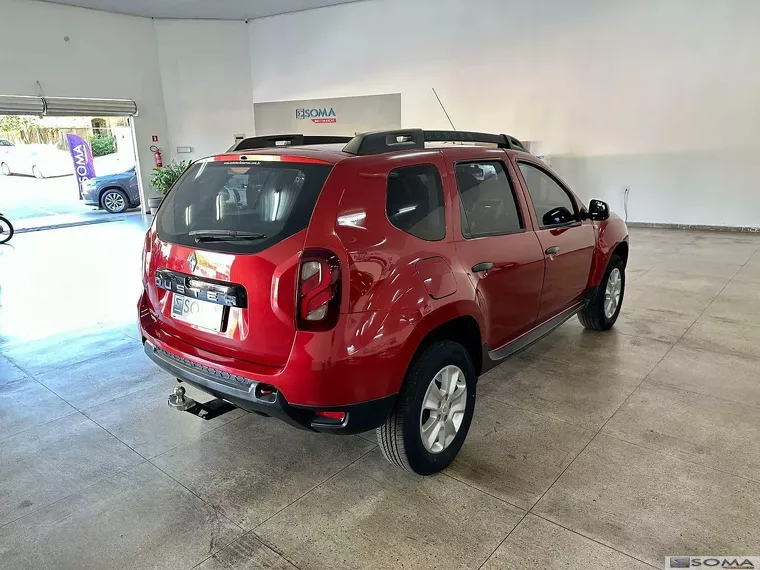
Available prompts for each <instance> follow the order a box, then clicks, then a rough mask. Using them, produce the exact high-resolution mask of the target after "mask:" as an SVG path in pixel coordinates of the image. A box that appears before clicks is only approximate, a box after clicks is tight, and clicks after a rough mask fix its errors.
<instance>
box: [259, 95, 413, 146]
mask: <svg viewBox="0 0 760 570" xmlns="http://www.w3.org/2000/svg"><path fill="white" fill-rule="evenodd" d="M253 117H254V124H255V127H256V136H263V135H279V134H285V133H301V134H305V135H346V136H351V135H354V134H356V133H361V132H365V131H379V130H384V129H398V128H400V127H401V94H400V93H389V94H387V95H365V96H360V97H335V98H332V99H306V100H300V101H272V102H268V103H254V105H253Z"/></svg>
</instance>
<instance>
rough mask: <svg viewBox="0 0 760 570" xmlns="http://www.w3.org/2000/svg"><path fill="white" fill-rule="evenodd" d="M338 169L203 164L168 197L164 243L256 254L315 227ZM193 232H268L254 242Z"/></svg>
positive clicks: (161, 218) (162, 215)
mask: <svg viewBox="0 0 760 570" xmlns="http://www.w3.org/2000/svg"><path fill="white" fill-rule="evenodd" d="M331 169H332V165H327V164H304V163H298V162H252V161H245V162H198V163H195V164H193V165H192V166H190V168H188V170H187V171H186V172H185V173H184V174H183V175H182V177H181V178H180V179H179V181H178V182H177V183H176V184H175V185H174V187H173V188H172V190H171V192H169V194H168V195H167V196H166V199H165V200H164V202H163V204H161V209H160V210H159V211H158V215H157V219H156V228H157V230H158V237H159V238H161V240H162V241H166V242H171V243H178V244H182V245H187V246H191V247H200V248H202V249H209V250H214V251H226V252H229V253H256V252H258V251H262V250H264V249H266V248H268V247H270V246H272V245H274V244H276V243H278V242H280V241H282V240H284V239H285V238H287V237H290V236H292V235H293V234H295V233H297V232H299V231H301V230H303V229H305V228H306V226H307V225H308V224H309V219H310V218H311V214H312V213H313V211H314V205H315V204H316V202H317V198H318V197H319V193H320V191H321V190H322V186H323V185H324V183H325V180H326V179H327V176H328V174H330V170H331ZM193 230H196V231H204V230H212V231H213V230H232V231H237V232H251V233H256V234H263V235H264V236H266V237H262V238H260V239H255V240H252V241H204V242H203V243H198V242H197V241H196V239H195V237H194V236H190V235H189V233H190V232H191V231H193Z"/></svg>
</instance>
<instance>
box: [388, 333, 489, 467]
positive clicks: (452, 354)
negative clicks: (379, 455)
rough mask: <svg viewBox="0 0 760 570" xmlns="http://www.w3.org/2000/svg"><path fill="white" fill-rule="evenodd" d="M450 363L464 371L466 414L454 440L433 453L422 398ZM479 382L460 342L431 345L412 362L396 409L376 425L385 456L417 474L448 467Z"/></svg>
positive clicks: (466, 424) (461, 440)
mask: <svg viewBox="0 0 760 570" xmlns="http://www.w3.org/2000/svg"><path fill="white" fill-rule="evenodd" d="M449 365H454V366H457V367H459V369H460V370H461V371H462V372H463V373H464V379H465V383H466V390H467V400H466V404H465V409H464V416H463V418H462V423H461V425H460V427H459V430H458V431H457V432H456V437H454V439H453V441H452V442H451V443H450V444H449V445H448V446H447V447H445V448H444V449H443V450H442V451H440V452H438V453H431V452H430V451H428V450H427V449H426V448H425V445H424V444H423V442H422V436H421V434H420V426H421V423H420V419H421V416H422V415H423V413H425V412H424V410H423V400H424V398H425V394H426V392H427V389H428V386H429V385H430V383H431V382H432V380H433V378H434V377H435V376H436V374H437V373H438V372H439V371H441V370H442V369H443V368H444V367H446V366H449ZM476 381H477V377H476V376H475V367H474V366H473V364H472V360H471V359H470V355H469V354H468V352H467V350H466V349H465V348H464V347H463V346H462V345H461V344H459V343H457V342H453V341H450V340H443V341H438V342H435V343H433V344H431V345H430V346H428V347H427V348H426V349H425V350H424V351H423V352H422V353H421V354H419V355H418V356H417V357H416V358H415V359H414V360H413V361H412V364H411V365H410V366H409V370H408V371H407V375H406V379H405V380H404V385H403V386H402V387H401V392H399V395H398V399H397V400H396V406H395V408H394V410H393V412H391V415H390V416H389V417H388V419H387V420H386V422H385V424H384V425H382V426H380V427H379V428H377V442H378V445H379V446H380V449H381V450H382V452H383V455H384V456H385V458H386V459H387V460H388V461H390V462H391V463H392V464H394V465H396V466H398V467H401V468H403V469H406V470H407V471H410V472H413V473H417V474H418V475H432V474H433V473H437V472H438V471H441V470H442V469H445V468H446V467H447V466H448V465H449V464H450V463H451V462H452V461H453V460H454V458H455V457H456V456H457V453H459V449H460V448H461V447H462V443H464V440H465V438H466V437H467V431H468V430H469V429H470V423H471V422H472V414H473V411H474V409H475V384H476ZM427 413H428V414H429V412H427Z"/></svg>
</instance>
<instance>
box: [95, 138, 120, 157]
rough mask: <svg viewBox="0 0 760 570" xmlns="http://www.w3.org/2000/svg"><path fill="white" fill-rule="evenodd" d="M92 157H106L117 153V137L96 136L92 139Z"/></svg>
mask: <svg viewBox="0 0 760 570" xmlns="http://www.w3.org/2000/svg"><path fill="white" fill-rule="evenodd" d="M90 148H91V149H92V156H105V155H107V154H113V153H115V152H116V137H114V136H109V135H95V136H93V137H92V138H90Z"/></svg>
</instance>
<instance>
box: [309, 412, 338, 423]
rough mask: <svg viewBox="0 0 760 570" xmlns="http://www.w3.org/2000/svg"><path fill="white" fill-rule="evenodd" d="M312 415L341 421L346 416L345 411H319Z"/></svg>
mask: <svg viewBox="0 0 760 570" xmlns="http://www.w3.org/2000/svg"><path fill="white" fill-rule="evenodd" d="M314 415H315V416H316V417H318V418H328V419H331V420H337V421H338V422H342V421H343V420H344V419H345V417H346V412H327V411H319V412H314Z"/></svg>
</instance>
